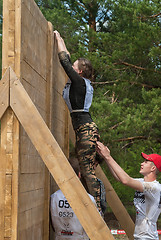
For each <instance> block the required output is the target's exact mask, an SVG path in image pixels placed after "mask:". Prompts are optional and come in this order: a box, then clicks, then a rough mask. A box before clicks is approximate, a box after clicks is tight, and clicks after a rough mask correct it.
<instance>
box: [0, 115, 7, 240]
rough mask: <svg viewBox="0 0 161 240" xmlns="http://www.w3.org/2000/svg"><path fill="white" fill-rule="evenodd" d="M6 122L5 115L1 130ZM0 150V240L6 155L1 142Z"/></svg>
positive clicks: (2, 230)
mask: <svg viewBox="0 0 161 240" xmlns="http://www.w3.org/2000/svg"><path fill="white" fill-rule="evenodd" d="M5 120H6V115H4V117H3V118H2V121H1V129H2V128H3V122H4V121H5ZM3 135H4V129H3V132H1V140H2V141H4V139H3ZM0 146H1V148H0V159H1V161H0V162H1V164H0V239H2V240H3V239H4V230H5V211H4V210H5V185H6V154H5V149H4V145H3V142H1V145H0Z"/></svg>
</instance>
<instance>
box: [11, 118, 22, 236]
mask: <svg viewBox="0 0 161 240" xmlns="http://www.w3.org/2000/svg"><path fill="white" fill-rule="evenodd" d="M19 128H20V124H19V121H18V120H17V118H16V116H15V115H13V125H12V129H13V137H12V144H13V148H12V158H13V162H12V168H13V172H12V212H11V216H12V237H11V239H12V240H15V239H17V236H18V208H19V202H18V198H19V168H20V164H19V131H20V129H19Z"/></svg>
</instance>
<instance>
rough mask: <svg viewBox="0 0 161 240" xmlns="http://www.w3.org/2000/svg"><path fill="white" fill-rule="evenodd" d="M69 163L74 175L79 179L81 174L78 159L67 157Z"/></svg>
mask: <svg viewBox="0 0 161 240" xmlns="http://www.w3.org/2000/svg"><path fill="white" fill-rule="evenodd" d="M69 163H70V165H71V166H72V168H73V170H74V171H75V173H76V175H77V176H78V177H79V178H81V174H80V166H79V162H78V159H77V158H76V157H75V156H70V157H69Z"/></svg>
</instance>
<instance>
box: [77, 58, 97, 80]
mask: <svg viewBox="0 0 161 240" xmlns="http://www.w3.org/2000/svg"><path fill="white" fill-rule="evenodd" d="M73 68H74V70H75V71H76V72H77V73H78V74H79V75H80V76H81V77H84V78H87V79H91V78H92V74H93V68H92V64H91V62H90V61H89V60H88V59H86V58H78V59H77V60H76V61H75V62H74V63H73Z"/></svg>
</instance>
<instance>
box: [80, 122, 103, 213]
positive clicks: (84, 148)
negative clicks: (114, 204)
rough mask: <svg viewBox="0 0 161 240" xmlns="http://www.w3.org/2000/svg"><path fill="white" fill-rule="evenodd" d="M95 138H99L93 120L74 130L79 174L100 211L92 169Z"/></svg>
mask: <svg viewBox="0 0 161 240" xmlns="http://www.w3.org/2000/svg"><path fill="white" fill-rule="evenodd" d="M97 140H99V134H98V128H97V126H96V124H95V123H94V122H92V123H86V124H84V125H81V126H80V127H79V128H78V129H77V130H76V151H77V156H78V160H79V164H80V168H81V174H82V176H83V178H84V180H85V182H86V185H87V187H88V190H89V193H90V194H91V195H92V196H93V197H94V198H95V200H96V203H97V206H98V209H99V211H100V210H101V206H100V185H99V182H98V180H97V177H96V175H95V170H94V164H95V157H96V141H97Z"/></svg>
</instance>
